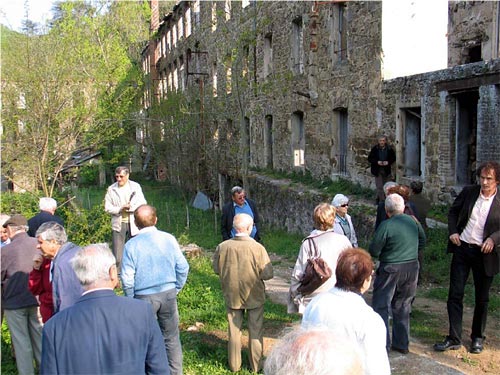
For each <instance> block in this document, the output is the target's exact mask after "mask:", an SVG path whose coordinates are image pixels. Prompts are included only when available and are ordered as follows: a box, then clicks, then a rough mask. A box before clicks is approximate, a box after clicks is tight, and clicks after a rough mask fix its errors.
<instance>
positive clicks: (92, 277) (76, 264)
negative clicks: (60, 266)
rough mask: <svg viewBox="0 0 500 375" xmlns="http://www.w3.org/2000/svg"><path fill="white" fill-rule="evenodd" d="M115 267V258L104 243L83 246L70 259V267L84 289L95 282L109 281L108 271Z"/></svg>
mask: <svg viewBox="0 0 500 375" xmlns="http://www.w3.org/2000/svg"><path fill="white" fill-rule="evenodd" d="M115 265H116V259H115V256H114V255H113V253H112V252H111V250H110V249H109V246H108V244H106V243H98V244H92V245H88V246H85V247H84V248H82V249H81V250H79V251H78V252H77V253H76V254H75V256H74V257H73V259H71V266H72V267H73V270H74V271H75V274H76V277H77V278H78V280H79V281H80V284H82V286H83V288H84V289H89V288H90V287H91V286H92V285H93V284H95V283H97V282H101V281H109V280H110V275H109V269H110V268H111V267H112V266H115Z"/></svg>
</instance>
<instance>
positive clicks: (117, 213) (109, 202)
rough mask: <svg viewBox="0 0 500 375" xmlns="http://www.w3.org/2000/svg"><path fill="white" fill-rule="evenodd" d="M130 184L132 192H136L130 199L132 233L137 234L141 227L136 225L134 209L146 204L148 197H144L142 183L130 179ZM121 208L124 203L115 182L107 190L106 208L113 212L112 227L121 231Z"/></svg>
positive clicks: (109, 212)
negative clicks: (138, 227)
mask: <svg viewBox="0 0 500 375" xmlns="http://www.w3.org/2000/svg"><path fill="white" fill-rule="evenodd" d="M128 183H129V184H130V193H131V194H134V195H133V197H132V199H131V200H130V216H129V219H130V232H131V233H130V234H131V235H132V236H135V235H136V234H137V232H138V231H139V229H137V226H136V225H135V220H134V211H135V210H136V208H137V207H139V206H141V205H143V204H146V198H144V194H143V193H142V188H141V185H139V184H138V183H137V182H134V181H130V180H129V181H128ZM121 208H122V203H121V200H120V194H119V193H118V183H117V182H115V183H114V184H112V185H111V186H110V187H108V191H107V192H106V196H105V197H104V210H105V211H106V212H107V213H108V214H111V228H112V229H113V230H114V231H117V232H119V231H120V230H121V225H122V224H121V220H122V215H121Z"/></svg>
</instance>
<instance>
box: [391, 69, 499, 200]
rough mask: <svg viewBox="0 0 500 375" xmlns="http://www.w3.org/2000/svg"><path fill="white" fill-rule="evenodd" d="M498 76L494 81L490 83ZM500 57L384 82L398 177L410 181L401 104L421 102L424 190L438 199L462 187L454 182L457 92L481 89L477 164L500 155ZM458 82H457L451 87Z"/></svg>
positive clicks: (497, 157)
mask: <svg viewBox="0 0 500 375" xmlns="http://www.w3.org/2000/svg"><path fill="white" fill-rule="evenodd" d="M491 82H496V84H491ZM499 84H500V60H495V61H492V62H489V63H483V62H479V63H474V64H467V65H461V66H457V67H454V68H451V69H445V70H440V71H435V72H430V73H425V74H419V75H414V76H409V77H402V78H397V79H394V80H389V81H385V82H384V85H383V100H384V101H383V113H384V121H387V122H389V121H394V122H395V123H396V139H395V143H396V150H397V154H398V163H397V164H398V172H397V180H398V182H401V183H406V184H408V183H409V182H410V181H411V180H412V178H408V177H406V176H405V174H404V170H403V165H404V163H405V161H404V157H403V154H404V153H403V148H404V146H403V140H404V136H403V129H402V128H403V127H404V124H403V122H402V121H401V119H400V116H401V112H400V109H401V108H405V107H420V108H421V110H422V113H421V115H422V118H421V123H422V127H423V134H424V135H423V139H422V142H423V144H424V146H423V151H424V153H425V155H424V156H425V157H424V159H425V165H424V173H423V176H422V177H421V179H422V180H423V181H425V184H424V185H425V193H426V194H427V195H428V196H429V197H430V198H432V200H433V201H434V202H438V201H442V202H449V201H450V200H451V198H452V197H453V196H454V195H455V194H456V193H457V191H459V190H460V188H461V186H456V185H457V183H456V157H455V149H456V128H457V125H456V121H457V119H456V111H457V102H456V99H455V95H456V92H461V91H467V90H477V91H478V93H479V101H478V105H477V141H476V142H477V146H476V155H477V164H479V163H481V162H483V161H487V160H495V161H500V151H499V148H498V146H497V145H498V144H500V112H499V110H498V109H499ZM453 87H454V88H453Z"/></svg>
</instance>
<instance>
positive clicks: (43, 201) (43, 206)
mask: <svg viewBox="0 0 500 375" xmlns="http://www.w3.org/2000/svg"><path fill="white" fill-rule="evenodd" d="M38 207H39V208H40V212H39V213H37V214H36V215H35V216H33V217H32V218H31V219H29V220H28V227H29V229H28V235H29V236H30V237H35V235H36V231H37V230H38V228H40V225H42V224H43V223H47V222H49V221H55V222H56V223H58V224H61V226H64V221H63V219H61V218H60V217H59V216H57V215H55V212H56V209H57V202H56V200H55V199H54V198H49V197H42V198H40V203H39V205H38Z"/></svg>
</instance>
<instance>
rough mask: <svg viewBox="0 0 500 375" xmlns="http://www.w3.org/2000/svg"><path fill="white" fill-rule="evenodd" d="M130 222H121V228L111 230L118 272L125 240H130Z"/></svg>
mask: <svg viewBox="0 0 500 375" xmlns="http://www.w3.org/2000/svg"><path fill="white" fill-rule="evenodd" d="M130 237H131V235H130V223H122V227H121V230H120V231H119V232H118V231H116V230H114V231H113V238H112V240H113V243H112V246H113V249H112V251H113V255H114V256H115V258H116V269H117V270H118V273H120V272H121V270H120V267H121V263H122V256H123V247H124V246H125V242H127V241H128V240H130Z"/></svg>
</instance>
